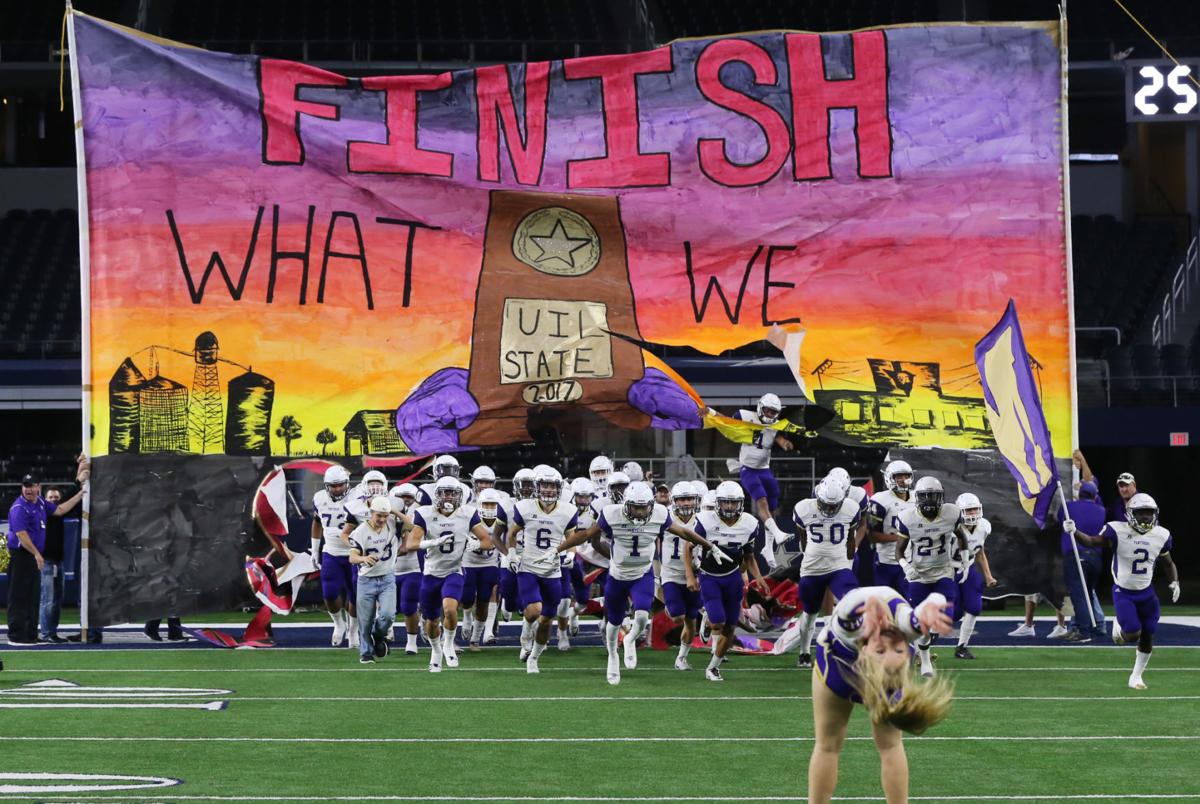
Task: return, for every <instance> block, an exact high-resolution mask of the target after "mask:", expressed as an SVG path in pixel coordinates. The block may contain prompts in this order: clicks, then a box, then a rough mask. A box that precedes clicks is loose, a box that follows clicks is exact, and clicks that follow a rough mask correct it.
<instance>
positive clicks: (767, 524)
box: [734, 394, 792, 620]
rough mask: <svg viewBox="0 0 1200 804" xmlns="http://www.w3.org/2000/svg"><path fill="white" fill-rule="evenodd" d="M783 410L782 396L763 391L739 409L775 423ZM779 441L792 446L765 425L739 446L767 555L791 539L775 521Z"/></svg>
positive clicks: (744, 416) (745, 416)
mask: <svg viewBox="0 0 1200 804" xmlns="http://www.w3.org/2000/svg"><path fill="white" fill-rule="evenodd" d="M782 413H783V403H782V402H780V401H779V397H778V396H776V395H775V394H763V395H762V396H761V397H760V398H759V400H758V404H757V405H756V406H755V409H754V410H753V411H749V410H739V411H738V418H740V419H741V420H742V421H744V422H750V423H751V424H759V425H773V424H776V423H778V422H779V417H780V415H781V414H782ZM775 445H779V447H780V448H781V449H782V450H783V451H784V452H788V451H790V450H791V449H792V442H791V440H790V439H788V438H787V437H785V436H784V435H783V434H782V433H780V432H779V431H778V430H775V429H774V428H771V427H761V428H759V429H757V430H755V431H754V438H753V440H752V441H751V442H750V443H749V444H742V446H741V449H739V450H738V464H739V466H740V469H739V473H740V474H739V478H740V480H741V481H742V487H743V488H744V489H745V490H746V494H747V496H749V497H750V504H751V506H752V508H753V513H754V515H755V516H756V517H758V520H759V521H760V522H762V524H763V528H764V533H765V534H766V536H767V543H766V548H765V550H764V554H765V555H767V556H773V554H774V542H777V541H780V542H782V541H784V540H785V539H787V535H786V534H784V532H783V531H781V530H780V529H779V526H778V525H777V524H775V509H777V508H778V507H779V481H778V480H776V479H775V474H774V473H773V472H772V471H771V448H772V447H773V446H775ZM773 560H774V559H773V558H772V561H773ZM734 619H735V620H736V618H734Z"/></svg>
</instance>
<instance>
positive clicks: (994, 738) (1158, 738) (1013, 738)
mask: <svg viewBox="0 0 1200 804" xmlns="http://www.w3.org/2000/svg"><path fill="white" fill-rule="evenodd" d="M497 739H500V740H503V742H505V743H550V744H563V743H810V742H812V741H813V738H812V737H499V738H497ZM874 739H875V738H874V737H847V738H846V740H848V741H852V742H858V741H862V742H872V741H874ZM4 741H5V742H6V743H9V742H90V743H96V744H99V743H104V742H119V743H317V744H321V745H336V744H340V743H344V744H346V745H352V746H363V745H391V744H398V743H399V744H403V743H425V744H432V743H451V744H461V743H472V744H475V743H478V742H479V738H478V737H127V736H122V737H113V736H95V737H80V736H64V737H27V736H21V737H5V738H4ZM998 741H1003V742H1082V741H1086V742H1112V743H1122V742H1133V741H1152V742H1195V741H1200V734H1142V735H1135V736H1127V735H1107V736H1100V735H1094V734H1081V735H1065V736H1047V735H1007V736H1006V735H962V736H957V737H944V736H937V737H915V738H913V739H912V741H910V742H909V745H916V744H918V743H926V742H998Z"/></svg>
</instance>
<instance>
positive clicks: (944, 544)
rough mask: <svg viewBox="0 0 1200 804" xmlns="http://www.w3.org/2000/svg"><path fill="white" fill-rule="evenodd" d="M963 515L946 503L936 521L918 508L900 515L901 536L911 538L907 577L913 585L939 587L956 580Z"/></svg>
mask: <svg viewBox="0 0 1200 804" xmlns="http://www.w3.org/2000/svg"><path fill="white" fill-rule="evenodd" d="M961 524H962V512H961V511H959V510H958V506H957V505H955V504H954V503H942V510H941V511H939V512H938V515H937V516H935V517H934V518H933V519H926V518H925V516H924V515H923V514H922V513H921V512H920V511H919V510H917V508H916V506H912V507H909V508H905V509H904V510H903V511H901V512H900V525H899V527H900V532H901V533H903V534H904V535H906V536H908V538H909V542H908V550H907V551H906V552H905V555H904V558H905V559H907V560H908V566H907V567H905V575H906V577H908V580H910V581H916V582H918V583H935V582H937V581H940V580H941V579H942V578H953V577H954V554H955V553H956V552H957V551H958V535H957V534H956V533H955V531H956V529H957V528H958V526H959V525H961Z"/></svg>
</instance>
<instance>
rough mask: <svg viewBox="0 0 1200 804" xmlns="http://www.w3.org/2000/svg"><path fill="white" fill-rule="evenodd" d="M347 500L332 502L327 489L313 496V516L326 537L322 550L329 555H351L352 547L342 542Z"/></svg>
mask: <svg viewBox="0 0 1200 804" xmlns="http://www.w3.org/2000/svg"><path fill="white" fill-rule="evenodd" d="M345 500H346V498H345V497H343V498H342V499H340V500H331V499H330V498H329V492H328V491H326V490H325V489H321V490H320V491H318V492H317V493H316V494H314V495H313V515H314V516H316V517H317V519H319V520H320V522H321V533H322V534H323V535H324V536H325V545H324V547H322V548H321V550H322V551H323V552H324V553H326V554H327V555H331V556H348V555H350V545H348V544H346V543H345V542H344V541H342V527H343V526H344V525H345V524H346V505H345Z"/></svg>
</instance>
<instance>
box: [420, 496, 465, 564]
mask: <svg viewBox="0 0 1200 804" xmlns="http://www.w3.org/2000/svg"><path fill="white" fill-rule="evenodd" d="M478 523H479V514H477V513H476V512H475V509H474V508H473V507H472V506H469V505H460V506H459V507H458V508H456V509H455V510H454V513H452V514H451V515H450V516H442V515H441V514H439V513H438V512H437V511H436V510H435V509H434V507H433V506H432V505H422V506H420V507H418V508H417V510H416V512H415V513H414V514H413V524H414V525H416V526H417V527H418V528H422V529H423V530H424V531H425V538H426V539H436V538H438V537H441V536H445V535H446V534H448V533H449V534H451V535H453V536H454V538H453V539H451V540H450V541H448V542H446V543H445V544H439V545H438V546H436V547H431V548H430V549H428V550H426V551H425V574H426V575H432V576H433V577H435V578H445V577H446V576H447V575H453V574H455V573H457V572H461V571H462V570H461V568H462V561H463V553H465V552H466V550H467V538H468V537H469V536H470V535H471V528H473V527H474V526H475V525H477V524H478Z"/></svg>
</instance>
